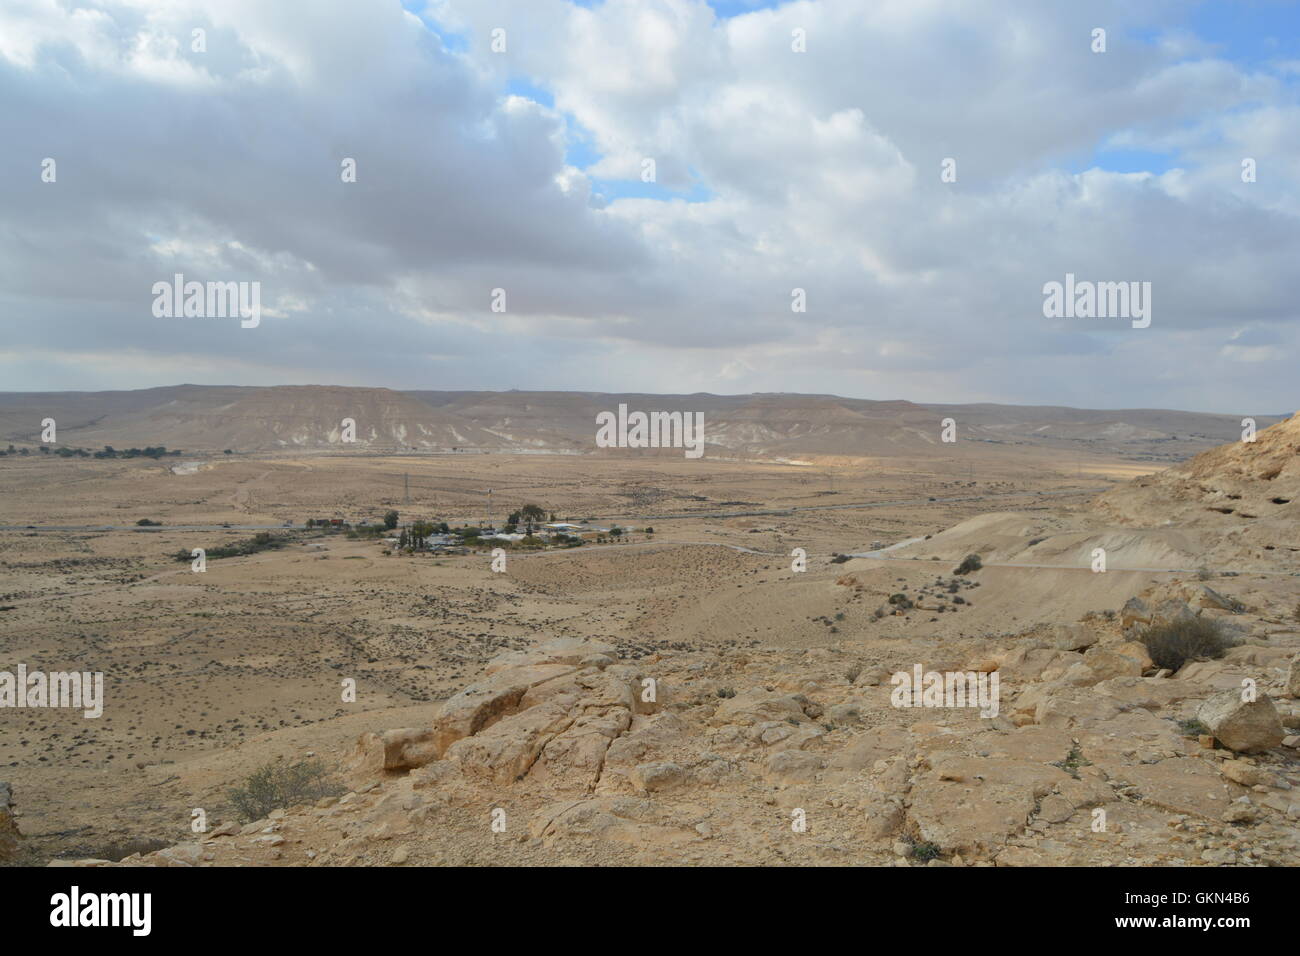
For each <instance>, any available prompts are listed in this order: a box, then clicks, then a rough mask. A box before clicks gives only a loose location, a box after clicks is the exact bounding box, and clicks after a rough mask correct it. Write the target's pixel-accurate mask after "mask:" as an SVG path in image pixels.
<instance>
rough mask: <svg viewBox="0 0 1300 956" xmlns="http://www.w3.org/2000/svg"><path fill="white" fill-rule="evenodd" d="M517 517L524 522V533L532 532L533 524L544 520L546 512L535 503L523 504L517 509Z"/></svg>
mask: <svg viewBox="0 0 1300 956" xmlns="http://www.w3.org/2000/svg"><path fill="white" fill-rule="evenodd" d="M519 517H520V518H521V519H522V520H523V522H524V528H525V533H526V534H532V533H533V526H534V525H539V524H541V523H542V522H543V521H545V520H546V512H545V511H543V510H542V509H541V508H539V507H538V506H537V505H524V506H523V507H522V508H520V509H519Z"/></svg>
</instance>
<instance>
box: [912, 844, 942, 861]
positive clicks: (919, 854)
mask: <svg viewBox="0 0 1300 956" xmlns="http://www.w3.org/2000/svg"><path fill="white" fill-rule="evenodd" d="M942 852H943V851H942V850H940V849H939V847H938V846H936V845H935V844H933V843H928V842H927V843H914V844H912V859H914V860H919V861H920V862H922V863H929V862H930V861H931V860H937V859H939V855H940V854H941V853H942Z"/></svg>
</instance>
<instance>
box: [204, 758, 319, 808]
mask: <svg viewBox="0 0 1300 956" xmlns="http://www.w3.org/2000/svg"><path fill="white" fill-rule="evenodd" d="M343 792H344V788H343V787H342V786H340V785H339V784H336V783H334V782H332V781H331V780H330V779H329V777H328V774H327V771H326V769H325V764H324V763H323V762H322V761H321V760H320V759H319V758H314V759H310V760H299V761H297V762H296V763H285V762H284V761H281V760H277V761H274V762H272V763H269V764H266V765H265V766H263V767H259V768H258V769H257V770H254V771H253V772H252V773H251V774H249V775H248V777H247V778H246V779H245V780H244V785H243V786H241V787H232V788H231V789H230V790H229V791H228V793H227V796H228V797H229V798H230V803H231V805H232V806H233V807H234V808H235V812H236V813H237V814H238V815H239V817H240V819H242V820H243V821H244V822H245V823H251V822H252V821H253V820H261V819H263V818H264V817H265V816H266V815H267V814H268V813H270V812H271V811H272V810H283V809H285V808H287V807H296V806H299V805H301V804H304V803H315V802H316V801H317V800H319V799H321V798H322V797H333V796H338V795H339V794H341V793H343Z"/></svg>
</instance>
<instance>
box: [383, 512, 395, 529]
mask: <svg viewBox="0 0 1300 956" xmlns="http://www.w3.org/2000/svg"><path fill="white" fill-rule="evenodd" d="M397 518H398V514H397V512H396V511H390V512H388V514H386V515H384V527H385V528H386V529H388V530H389V531H392V530H393V529H394V528H396V527H397Z"/></svg>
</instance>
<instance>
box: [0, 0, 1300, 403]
mask: <svg viewBox="0 0 1300 956" xmlns="http://www.w3.org/2000/svg"><path fill="white" fill-rule="evenodd" d="M1133 6H1134V5H1131V4H1121V3H1118V2H1116V3H1102V4H1096V5H1089V6H1088V7H1087V8H1083V7H1082V6H1081V5H1077V4H1066V3H1059V4H1058V3H1017V4H1012V5H1010V6H1008V5H1005V4H1001V5H997V6H996V7H994V6H992V5H983V4H971V3H966V2H956V0H942V2H941V0H935V2H930V3H917V2H886V3H879V2H873V3H865V2H838V0H822V2H797V3H792V4H787V5H785V6H782V7H779V8H778V9H775V10H755V11H753V12H752V13H748V14H745V15H743V16H740V17H736V18H733V19H730V20H720V19H718V18H717V17H715V15H714V14H713V13H712V11H711V10H709V8H708V7H707V6H705V5H704V4H703V3H702V2H694V0H648V2H636V3H632V2H630V0H608V2H606V3H604V4H603V5H600V6H597V7H595V8H592V9H587V8H584V7H578V6H575V5H572V4H569V3H566V2H562V0H535V2H529V3H522V2H500V0H472V2H461V0H444V2H439V3H436V4H433V5H431V6H430V8H429V9H428V10H427V11H425V12H424V14H423V22H422V20H421V18H420V17H417V16H415V15H413V14H411V13H409V12H406V11H404V10H402V9H401V8H400V7H399V6H397V5H396V4H394V3H387V2H379V0H374V2H371V3H351V2H349V3H343V2H321V3H312V4H309V5H308V4H302V5H268V4H260V3H254V2H251V0H247V2H245V0H239V2H231V3H222V4H220V5H216V4H209V3H200V2H192V3H179V4H170V3H169V4H162V3H159V4H156V5H155V4H152V3H149V2H145V0H123V2H114V0H106V2H105V3H103V4H102V5H100V6H98V7H96V8H93V9H91V10H87V9H72V8H65V7H59V6H56V5H52V4H45V3H36V2H33V3H30V4H28V5H22V4H18V5H6V8H5V9H4V10H3V11H0V141H3V142H4V143H5V144H6V146H5V148H3V149H2V150H0V310H3V314H4V315H5V316H6V322H5V325H6V337H5V343H4V345H3V346H0V377H3V379H4V380H5V381H6V382H7V387H10V388H33V389H47V388H94V387H138V386H143V385H154V384H166V383H172V382H177V381H206V382H228V383H233V384H244V383H259V382H260V383H267V384H271V383H279V382H309V381H330V382H342V383H355V384H375V385H390V386H394V387H411V388H416V387H421V388H427V387H432V388H437V387H448V388H451V387H470V386H475V385H490V384H497V385H501V386H510V385H514V386H518V387H529V386H545V385H553V384H567V385H581V386H583V387H587V388H591V389H630V388H635V389H640V390H646V391H655V390H658V391H674V392H685V391H694V390H709V391H727V392H736V391H748V390H766V391H777V390H783V391H795V390H806V391H816V392H826V391H835V392H840V393H842V394H849V395H855V396H862V397H877V398H893V397H906V398H913V399H915V400H994V401H1014V402H1032V403H1052V404H1056V403H1072V404H1079V405H1091V406H1102V407H1105V406H1112V407H1123V406H1128V407H1132V406H1135V405H1161V406H1178V407H1187V408H1196V409H1205V410H1224V409H1231V410H1239V409H1240V410H1252V409H1253V410H1256V411H1261V412H1280V411H1286V410H1288V409H1289V408H1290V406H1291V405H1292V404H1294V389H1293V386H1292V385H1291V382H1292V380H1293V377H1294V376H1293V374H1292V373H1291V370H1290V367H1291V366H1293V364H1294V362H1293V361H1287V359H1293V358H1294V356H1295V354H1296V351H1295V338H1296V334H1295V327H1296V326H1295V319H1296V305H1295V303H1296V302H1297V301H1300V278H1298V277H1297V270H1295V268H1294V266H1293V265H1292V263H1293V262H1294V261H1296V257H1297V253H1298V252H1300V248H1298V247H1300V230H1297V228H1296V225H1297V221H1296V220H1297V215H1298V214H1300V190H1298V189H1297V185H1298V184H1300V124H1297V123H1296V122H1295V119H1296V117H1297V115H1300V107H1298V106H1297V103H1296V88H1297V87H1296V83H1297V80H1298V79H1300V75H1298V73H1297V71H1296V70H1294V68H1293V67H1288V66H1287V65H1285V64H1279V65H1278V66H1276V67H1270V68H1259V67H1249V68H1248V67H1244V66H1241V65H1238V64H1234V63H1232V62H1230V61H1227V60H1223V59H1217V58H1216V54H1215V53H1214V52H1213V50H1212V49H1211V48H1210V47H1209V46H1207V45H1206V44H1205V43H1204V42H1203V41H1204V40H1205V39H1206V38H1195V37H1192V36H1190V35H1189V34H1187V33H1186V31H1184V30H1182V29H1180V28H1179V27H1178V20H1179V18H1180V17H1181V15H1182V13H1183V11H1184V10H1185V9H1186V5H1184V4H1180V3H1172V2H1169V3H1166V2H1158V3H1151V4H1143V5H1140V7H1141V9H1138V10H1135V9H1132V7H1133ZM1098 24H1104V25H1106V27H1107V29H1108V47H1109V49H1108V52H1107V53H1105V54H1093V53H1091V52H1090V51H1089V48H1088V43H1089V33H1090V30H1091V29H1092V28H1093V27H1094V26H1096V25H1098ZM431 26H432V27H433V28H436V30H437V31H438V32H440V33H442V34H443V35H444V36H448V37H451V36H457V37H463V48H462V44H461V43H460V42H452V41H449V42H448V44H447V46H444V44H443V41H442V40H441V39H440V38H439V36H438V33H435V32H434V29H431ZM195 27H202V28H204V29H205V30H206V31H207V51H206V52H203V53H196V52H193V51H192V50H191V49H190V37H191V30H192V29H194V28H195ZM495 27H504V28H505V29H506V30H507V35H508V38H509V40H508V50H507V52H506V53H504V54H496V53H493V52H491V51H490V49H489V47H488V40H489V37H490V31H491V30H492V29H493V28H495ZM795 28H800V29H803V30H805V31H806V33H807V36H808V52H807V53H804V54H796V53H792V52H791V51H790V34H791V30H793V29H795ZM1152 36H1154V37H1155V38H1156V39H1155V40H1151V39H1149V38H1150V37H1152ZM520 81H526V88H529V89H533V88H536V89H541V90H543V91H545V92H546V93H547V94H549V97H550V98H551V99H553V104H554V105H553V106H550V105H544V104H542V103H538V102H535V101H533V100H532V99H530V98H528V97H527V96H523V95H513V94H512V93H511V92H510V91H511V90H512V89H518V88H520V86H519V84H520ZM548 102H549V100H548ZM579 137H589V138H590V141H591V142H592V143H594V144H595V146H596V148H597V151H598V152H599V154H600V157H601V158H600V159H599V160H598V162H596V164H595V165H594V166H592V167H591V168H590V169H588V170H582V169H576V168H574V167H573V166H571V165H568V163H567V160H566V156H567V155H568V153H569V150H570V148H571V147H572V146H573V144H574V142H575V141H576V139H577V138H579ZM1106 148H1118V149H1129V150H1154V151H1159V152H1166V153H1170V154H1171V155H1173V156H1174V157H1175V164H1174V166H1173V168H1170V169H1168V170H1166V169H1164V167H1163V166H1161V167H1159V168H1158V169H1156V170H1155V171H1154V172H1148V173H1128V172H1114V171H1106V170H1105V169H1098V168H1091V169H1087V168H1084V167H1087V166H1088V165H1090V163H1089V161H1088V157H1090V156H1091V155H1092V154H1093V152H1094V151H1095V150H1099V149H1106ZM47 156H48V157H54V158H55V159H56V160H57V162H58V181H57V183H55V184H48V183H43V182H41V181H40V178H39V173H40V162H41V160H42V159H43V158H44V157H47ZM647 156H650V157H653V158H655V160H656V164H657V168H658V173H659V180H660V185H661V186H662V187H664V188H662V189H656V190H651V191H650V192H651V195H652V198H645V197H644V195H643V194H644V193H645V192H646V191H645V190H644V189H642V188H641V184H640V183H639V181H638V177H639V174H640V161H641V159H642V158H643V157H647ZM1246 156H1251V157H1255V158H1256V159H1257V161H1258V163H1259V167H1260V173H1259V179H1258V181H1257V182H1255V183H1250V184H1246V183H1242V182H1241V179H1240V164H1241V159H1242V158H1243V157H1246ZM345 157H352V158H355V159H356V161H357V166H358V174H359V175H358V181H357V182H356V183H354V184H344V183H342V182H341V181H340V176H339V173H340V162H341V160H342V159H344V158H345ZM946 157H952V158H954V159H955V160H956V162H957V170H958V179H957V182H955V183H944V182H941V180H940V176H939V170H940V162H941V161H942V160H943V159H944V158H946ZM1075 170H1078V171H1075ZM611 182H612V183H613V186H612V188H611V187H610V186H609V183H611ZM674 190H677V191H679V192H678V193H677V194H675V193H674ZM681 190H688V191H689V190H704V191H705V192H704V193H703V194H702V195H703V201H691V202H688V201H685V200H684V199H683V198H681V194H680V191H681ZM595 192H604V193H607V194H608V198H607V201H606V202H604V203H601V202H597V201H596V200H595V199H594V198H593V194H594V193H595ZM692 198H701V197H699V196H693V197H692ZM175 272H183V273H184V274H185V275H186V277H187V278H192V279H199V280H205V279H219V280H227V279H230V280H240V279H246V280H258V281H260V282H261V283H262V290H263V292H262V295H263V302H264V305H265V308H266V309H267V310H268V311H267V317H265V318H264V319H263V322H262V325H261V326H260V327H259V328H257V329H255V330H242V329H240V328H239V326H238V322H237V321H235V320H221V319H189V320H184V319H156V318H154V317H153V316H152V314H151V312H150V304H151V301H152V296H151V294H150V288H151V286H152V284H153V283H154V282H155V281H158V280H160V279H167V278H169V277H170V276H171V275H172V274H173V273H175ZM1067 272H1072V273H1074V274H1076V275H1077V276H1078V277H1079V278H1081V279H1095V280H1111V281H1120V280H1136V281H1149V282H1151V283H1152V285H1153V290H1154V292H1153V296H1154V303H1155V307H1154V319H1153V322H1152V325H1151V327H1150V328H1148V329H1140V330H1139V329H1131V328H1129V327H1128V324H1127V323H1126V322H1123V321H1117V320H1068V319H1062V320H1053V319H1046V318H1044V317H1043V315H1042V310H1041V306H1042V292H1041V289H1042V286H1043V284H1044V283H1045V282H1049V281H1053V280H1057V281H1059V280H1061V279H1062V278H1063V277H1064V275H1065V273H1067ZM498 287H499V288H504V289H505V290H506V294H507V301H508V311H507V312H506V313H504V314H499V313H494V312H492V311H490V309H489V301H490V295H491V291H492V290H493V289H495V288H498ZM795 287H799V288H802V289H804V290H806V293H807V300H808V311H807V312H806V313H793V312H791V309H790V302H791V290H792V289H793V288H795Z"/></svg>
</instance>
